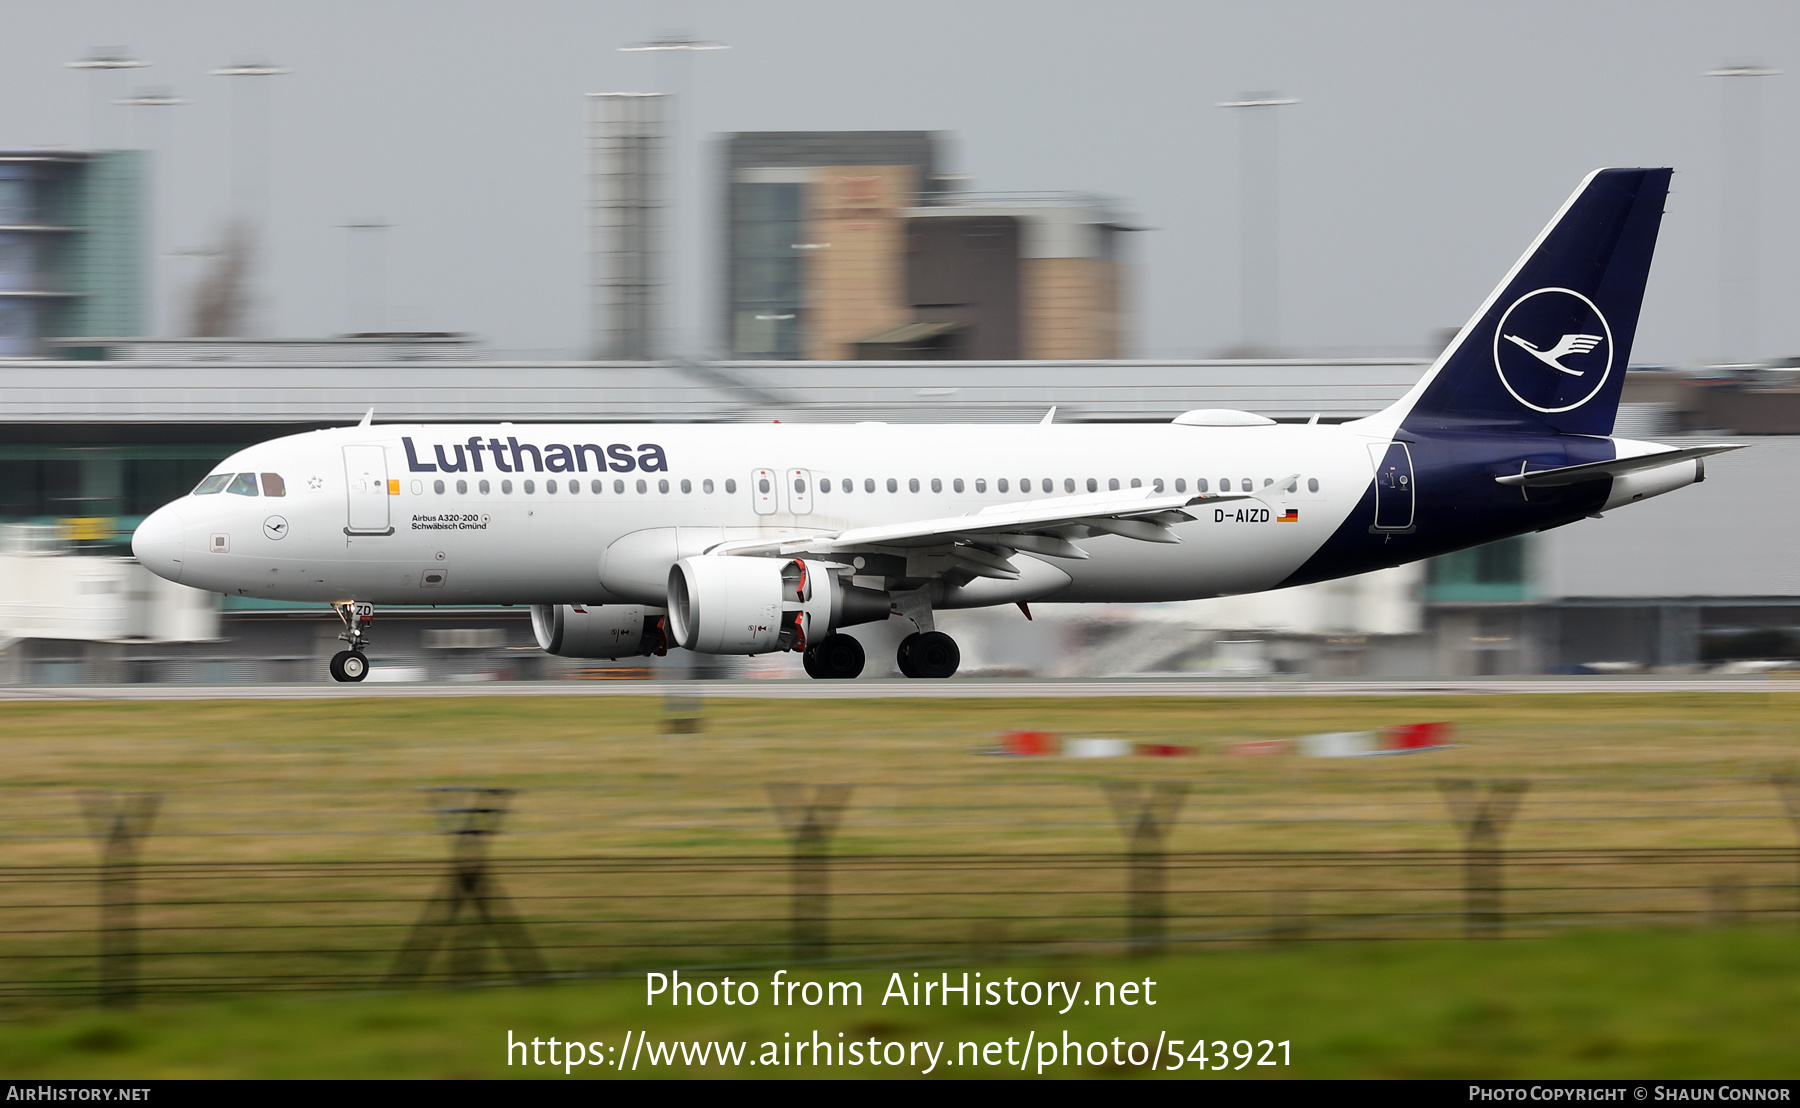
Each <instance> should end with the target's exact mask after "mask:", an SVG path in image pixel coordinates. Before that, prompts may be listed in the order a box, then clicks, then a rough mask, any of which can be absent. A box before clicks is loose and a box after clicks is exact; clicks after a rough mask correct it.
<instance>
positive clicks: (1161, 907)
mask: <svg viewBox="0 0 1800 1108" xmlns="http://www.w3.org/2000/svg"><path fill="white" fill-rule="evenodd" d="M1100 787H1101V788H1103V789H1105V790H1106V799H1107V801H1108V802H1109V803H1110V804H1111V805H1112V810H1113V816H1114V818H1116V819H1117V820H1118V821H1119V830H1121V831H1123V832H1124V833H1125V838H1126V839H1127V840H1128V842H1129V844H1130V845H1129V846H1128V848H1127V854H1126V858H1127V863H1126V868H1127V871H1128V876H1127V878H1126V880H1127V886H1128V891H1127V905H1128V907H1127V909H1126V912H1127V916H1128V919H1129V924H1128V929H1129V930H1128V935H1127V939H1128V941H1129V943H1130V946H1131V949H1132V951H1133V952H1134V953H1137V954H1160V953H1162V950H1163V945H1164V942H1165V939H1166V937H1167V930H1168V919H1169V913H1168V906H1167V904H1165V903H1164V897H1163V893H1164V871H1165V869H1166V868H1167V867H1166V862H1167V855H1166V853H1165V852H1164V850H1163V839H1164V837H1165V836H1166V835H1167V833H1168V830H1169V825H1170V824H1172V823H1174V822H1175V816H1176V814H1177V813H1179V812H1180V811H1181V805H1182V803H1183V802H1184V801H1186V800H1187V792H1188V786H1187V783H1186V782H1168V781H1158V782H1157V783H1156V784H1155V785H1154V786H1151V787H1149V788H1146V787H1145V786H1144V785H1142V784H1140V783H1139V782H1136V781H1103V782H1101V786H1100ZM1146 793H1147V794H1148V795H1146Z"/></svg>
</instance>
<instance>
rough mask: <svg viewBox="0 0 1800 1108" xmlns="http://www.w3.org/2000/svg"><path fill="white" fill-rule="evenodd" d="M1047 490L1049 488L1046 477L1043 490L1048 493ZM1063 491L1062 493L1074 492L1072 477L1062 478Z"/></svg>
mask: <svg viewBox="0 0 1800 1108" xmlns="http://www.w3.org/2000/svg"><path fill="white" fill-rule="evenodd" d="M1049 488H1050V478H1048V477H1046V478H1044V489H1045V490H1046V491H1048V490H1049ZM1063 491H1064V492H1074V491H1075V478H1073V477H1064V478H1063Z"/></svg>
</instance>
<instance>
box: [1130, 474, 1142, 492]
mask: <svg viewBox="0 0 1800 1108" xmlns="http://www.w3.org/2000/svg"><path fill="white" fill-rule="evenodd" d="M1131 487H1132V488H1134V489H1141V488H1143V487H1144V479H1143V478H1142V477H1133V478H1132V479H1131Z"/></svg>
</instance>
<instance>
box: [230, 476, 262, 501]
mask: <svg viewBox="0 0 1800 1108" xmlns="http://www.w3.org/2000/svg"><path fill="white" fill-rule="evenodd" d="M225 491H226V492H229V493H233V494H235V495H237V496H255V495H256V474H254V473H240V474H238V475H237V476H235V477H233V478H232V479H231V484H229V485H226V486H225Z"/></svg>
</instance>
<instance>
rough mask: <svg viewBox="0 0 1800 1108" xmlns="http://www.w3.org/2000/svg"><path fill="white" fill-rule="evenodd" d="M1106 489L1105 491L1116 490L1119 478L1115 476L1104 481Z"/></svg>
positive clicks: (1117, 489)
mask: <svg viewBox="0 0 1800 1108" xmlns="http://www.w3.org/2000/svg"><path fill="white" fill-rule="evenodd" d="M1106 491H1107V492H1118V491H1119V479H1118V478H1117V477H1114V478H1111V479H1109V480H1108V481H1107V482H1106Z"/></svg>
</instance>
